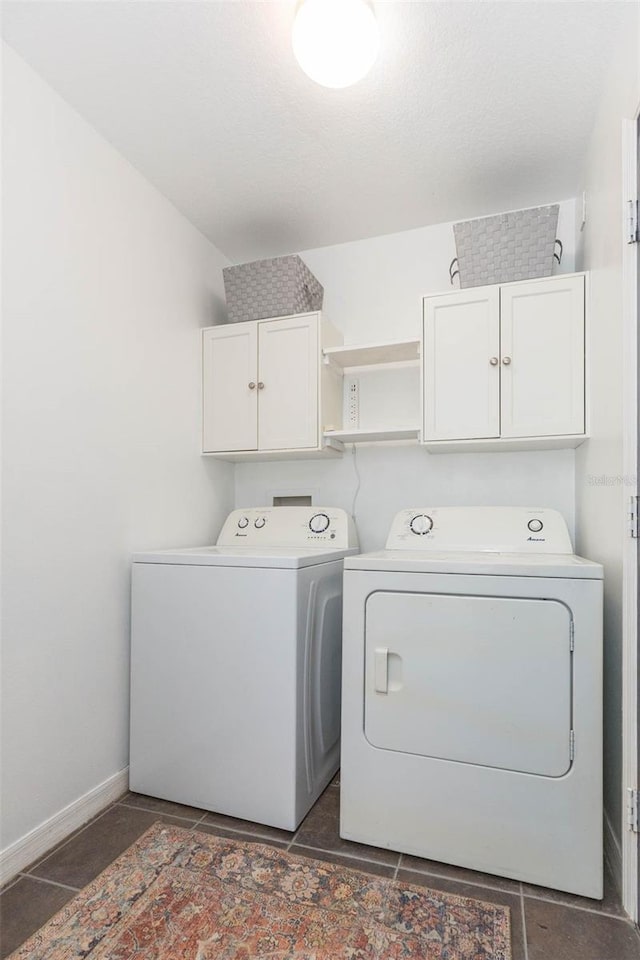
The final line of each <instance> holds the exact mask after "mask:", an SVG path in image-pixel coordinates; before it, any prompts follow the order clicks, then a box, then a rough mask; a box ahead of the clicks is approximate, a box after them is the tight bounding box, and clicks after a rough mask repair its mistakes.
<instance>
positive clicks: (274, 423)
mask: <svg viewBox="0 0 640 960" xmlns="http://www.w3.org/2000/svg"><path fill="white" fill-rule="evenodd" d="M258 356H259V384H258V385H259V387H260V389H259V402H258V448H259V449H260V450H294V449H298V448H304V447H317V446H318V363H319V360H318V316H317V314H313V315H311V316H302V317H291V318H290V319H285V320H268V321H265V322H262V323H260V324H259V325H258Z"/></svg>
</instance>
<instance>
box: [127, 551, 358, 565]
mask: <svg viewBox="0 0 640 960" xmlns="http://www.w3.org/2000/svg"><path fill="white" fill-rule="evenodd" d="M349 553H355V548H352V549H350V550H318V549H317V548H315V549H314V548H313V547H255V546H254V547H218V546H210V547H189V548H185V549H182V550H156V551H154V552H153V553H135V554H134V555H133V562H134V563H171V564H186V565H190V566H207V567H275V568H279V569H285V570H295V569H299V568H301V567H311V566H313V565H314V564H318V563H329V561H331V560H342V558H343V557H345V556H347V554H349Z"/></svg>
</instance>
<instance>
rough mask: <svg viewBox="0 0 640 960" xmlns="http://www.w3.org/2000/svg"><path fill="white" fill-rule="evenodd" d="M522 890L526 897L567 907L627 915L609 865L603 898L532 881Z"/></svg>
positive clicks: (605, 877)
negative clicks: (590, 896) (539, 885)
mask: <svg viewBox="0 0 640 960" xmlns="http://www.w3.org/2000/svg"><path fill="white" fill-rule="evenodd" d="M522 892H523V894H524V895H525V897H535V898H536V899H538V900H552V901H553V902H554V903H562V904H565V906H567V907H582V908H583V909H585V910H595V911H596V912H598V913H607V914H609V915H610V916H613V917H624V916H626V914H625V912H624V910H623V909H622V903H621V902H620V895H619V893H618V891H617V889H616V885H615V882H614V879H613V876H612V874H611V870H610V869H609V867H608V866H606V867H605V871H604V897H603V899H602V900H591V899H590V898H589V897H578V896H576V895H575V894H573V893H563V892H562V891H561V890H549V889H547V887H537V886H535V885H534V884H532V883H523V884H522Z"/></svg>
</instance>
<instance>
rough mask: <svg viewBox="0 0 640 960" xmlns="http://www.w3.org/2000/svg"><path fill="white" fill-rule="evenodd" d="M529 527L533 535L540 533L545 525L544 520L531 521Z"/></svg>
mask: <svg viewBox="0 0 640 960" xmlns="http://www.w3.org/2000/svg"><path fill="white" fill-rule="evenodd" d="M527 526H528V527H529V530H531V533H540V531H541V530H542V528H543V527H544V523H543V522H542V520H529V523H528V524H527Z"/></svg>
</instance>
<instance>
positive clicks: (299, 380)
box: [202, 313, 342, 460]
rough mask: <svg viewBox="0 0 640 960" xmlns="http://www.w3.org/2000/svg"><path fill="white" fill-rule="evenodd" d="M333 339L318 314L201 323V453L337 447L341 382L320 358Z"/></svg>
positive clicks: (250, 454)
mask: <svg viewBox="0 0 640 960" xmlns="http://www.w3.org/2000/svg"><path fill="white" fill-rule="evenodd" d="M340 342H341V338H340V335H339V334H338V332H337V331H336V330H335V329H334V328H333V327H332V326H331V325H330V324H329V323H328V321H327V320H326V319H324V318H323V317H322V315H321V314H319V313H306V314H298V315H295V316H291V317H279V318H276V319H272V320H253V321H248V322H245V323H234V324H226V325H224V326H218V327H207V328H206V329H205V330H203V332H202V386H203V411H202V415H203V424H202V448H203V453H205V454H210V455H213V456H218V457H221V458H223V459H226V460H268V459H288V458H294V457H295V458H303V457H314V456H321V455H327V454H328V455H331V454H334V455H335V454H336V453H339V452H340V451H341V450H342V445H341V444H338V443H330V442H326V441H325V440H324V437H323V434H324V431H325V430H328V429H333V430H336V429H339V428H340V426H341V425H342V386H341V380H340V378H339V377H338V376H337V375H336V373H335V372H334V371H332V370H330V369H328V368H326V367H325V366H323V365H321V357H322V349H323V347H325V346H336V345H338V344H339V343H340Z"/></svg>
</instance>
